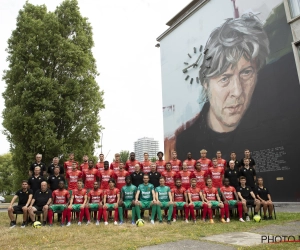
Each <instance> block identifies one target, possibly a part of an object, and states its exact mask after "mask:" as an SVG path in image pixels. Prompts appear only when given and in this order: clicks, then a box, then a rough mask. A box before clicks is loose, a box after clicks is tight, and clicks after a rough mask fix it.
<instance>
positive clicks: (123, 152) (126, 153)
mask: <svg viewBox="0 0 300 250" xmlns="http://www.w3.org/2000/svg"><path fill="white" fill-rule="evenodd" d="M128 159H129V151H127V150H121V152H120V161H121V162H123V163H124V164H125V163H126V161H127V160H128Z"/></svg>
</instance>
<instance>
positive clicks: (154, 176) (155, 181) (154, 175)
mask: <svg viewBox="0 0 300 250" xmlns="http://www.w3.org/2000/svg"><path fill="white" fill-rule="evenodd" d="M148 175H149V183H151V184H152V185H153V186H154V187H155V188H156V187H158V186H159V178H160V176H161V174H160V173H158V172H157V171H156V163H155V162H152V163H151V171H150V172H149V173H148Z"/></svg>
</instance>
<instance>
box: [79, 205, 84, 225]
mask: <svg viewBox="0 0 300 250" xmlns="http://www.w3.org/2000/svg"><path fill="white" fill-rule="evenodd" d="M83 215H84V208H80V213H79V222H82V218H83Z"/></svg>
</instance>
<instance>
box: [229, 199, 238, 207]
mask: <svg viewBox="0 0 300 250" xmlns="http://www.w3.org/2000/svg"><path fill="white" fill-rule="evenodd" d="M236 204H237V200H230V201H228V205H229V206H236Z"/></svg>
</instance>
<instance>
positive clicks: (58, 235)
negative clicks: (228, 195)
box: [0, 213, 300, 250]
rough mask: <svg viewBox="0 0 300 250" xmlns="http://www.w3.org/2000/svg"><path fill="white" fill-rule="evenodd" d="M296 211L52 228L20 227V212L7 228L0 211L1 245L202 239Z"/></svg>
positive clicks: (92, 245) (127, 245)
mask: <svg viewBox="0 0 300 250" xmlns="http://www.w3.org/2000/svg"><path fill="white" fill-rule="evenodd" d="M299 215H300V214H299V213H278V214H277V220H273V221H262V222H260V223H254V222H248V223H241V222H238V221H235V220H232V221H231V222H230V223H226V224H223V223H220V222H217V221H215V224H209V223H203V222H200V221H199V222H197V223H196V224H193V223H184V222H183V221H181V220H178V221H177V222H175V223H172V225H167V224H166V223H163V224H158V223H157V224H155V225H151V224H150V223H149V222H148V220H147V221H146V224H145V226H144V227H139V228H138V227H136V226H132V225H130V224H129V223H128V224H127V223H126V224H124V225H122V226H114V225H113V224H112V222H110V224H109V225H108V226H104V225H103V223H101V224H100V226H95V225H94V224H92V225H89V226H86V225H82V226H81V227H80V226H78V225H77V223H75V222H74V223H73V224H72V225H71V227H60V226H59V225H58V224H55V225H54V226H53V227H52V228H50V227H48V226H47V227H43V228H40V229H34V228H32V227H26V228H24V229H22V228H20V225H21V220H22V216H20V215H19V217H18V222H17V227H15V228H13V229H10V228H9V219H8V217H7V214H6V213H0V232H1V234H0V249H3V250H4V249H5V250H6V249H42V248H43V249H80V250H83V249H137V248H139V247H142V246H148V245H156V244H161V243H166V242H171V241H178V240H182V239H193V240H201V238H202V237H204V236H208V235H213V234H220V233H228V232H233V231H236V232H238V231H240V232H241V231H251V230H252V229H255V228H259V227H263V226H266V225H272V224H283V223H285V222H289V221H296V220H299V218H300V216H299ZM146 216H147V215H146ZM55 221H56V220H55ZM282 235H284V232H282ZM238 249H300V243H284V244H272V245H270V244H264V245H260V246H257V247H251V248H238Z"/></svg>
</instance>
